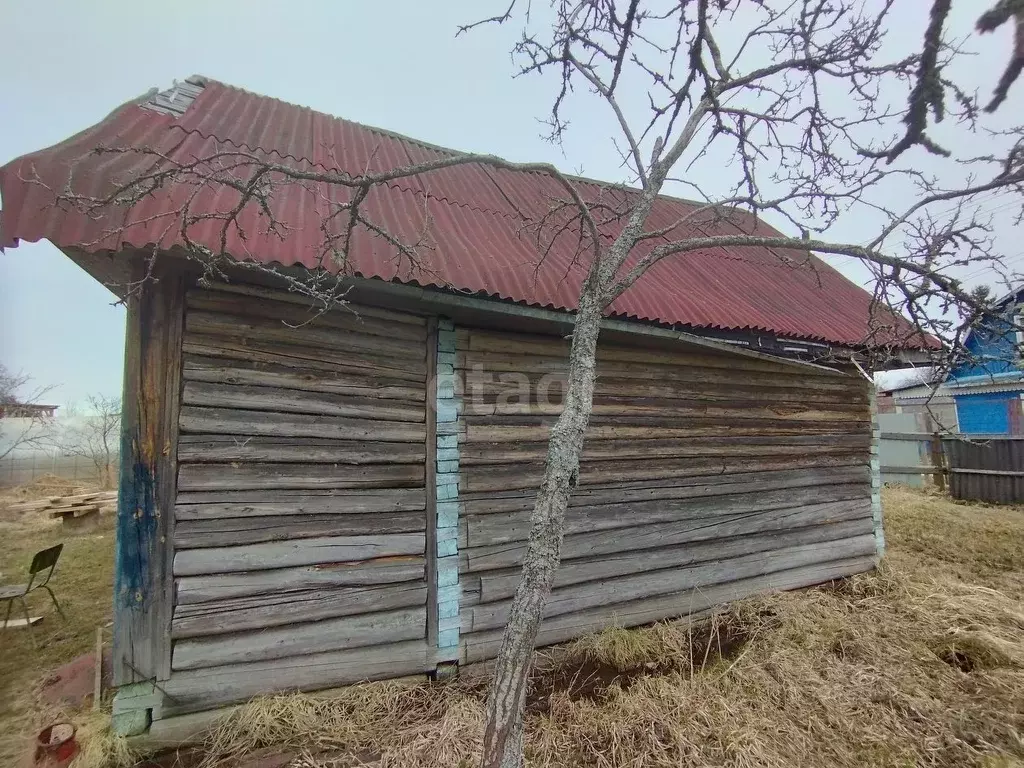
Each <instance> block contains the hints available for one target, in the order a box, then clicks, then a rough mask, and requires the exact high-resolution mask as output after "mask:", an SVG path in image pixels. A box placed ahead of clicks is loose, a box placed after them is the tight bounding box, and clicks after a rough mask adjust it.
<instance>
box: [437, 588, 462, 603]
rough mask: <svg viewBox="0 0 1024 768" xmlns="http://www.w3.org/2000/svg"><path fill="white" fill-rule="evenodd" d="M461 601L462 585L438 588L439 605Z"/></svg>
mask: <svg viewBox="0 0 1024 768" xmlns="http://www.w3.org/2000/svg"><path fill="white" fill-rule="evenodd" d="M461 599H462V585H461V584H452V585H450V586H447V587H438V589H437V601H438V602H439V603H450V602H452V601H453V600H454V601H455V602H456V603H457V602H459V600H461Z"/></svg>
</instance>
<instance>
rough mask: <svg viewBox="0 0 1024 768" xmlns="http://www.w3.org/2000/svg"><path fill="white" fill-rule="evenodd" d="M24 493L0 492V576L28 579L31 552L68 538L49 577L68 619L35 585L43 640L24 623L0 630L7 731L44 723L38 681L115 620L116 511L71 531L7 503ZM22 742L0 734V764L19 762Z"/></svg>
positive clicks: (1, 710)
mask: <svg viewBox="0 0 1024 768" xmlns="http://www.w3.org/2000/svg"><path fill="white" fill-rule="evenodd" d="M51 492H52V491H51ZM24 498H25V494H24V493H22V494H18V495H16V496H15V495H13V494H6V495H4V496H2V497H0V542H2V543H0V584H23V583H25V582H26V581H27V576H28V566H29V563H30V562H31V561H32V555H34V554H35V553H36V552H37V551H39V550H40V549H44V548H46V547H49V546H52V545H54V544H57V543H60V542H63V543H64V551H63V552H62V554H61V559H60V563H59V564H58V566H57V572H56V573H55V575H54V578H53V580H52V581H51V582H50V584H51V586H52V588H53V590H54V592H55V593H56V595H57V599H58V600H59V601H60V604H61V608H63V610H64V613H65V614H66V615H67V619H68V620H67V622H66V623H65V622H62V621H61V620H60V617H59V616H58V615H57V614H56V613H55V612H54V610H53V608H52V605H51V603H50V598H49V597H48V596H47V595H46V593H45V592H39V591H37V592H33V593H32V594H31V595H30V596H29V599H28V603H29V609H30V612H31V614H32V615H33V616H43V617H44V618H43V621H42V622H40V623H39V624H37V625H36V626H35V627H34V631H35V640H36V644H37V645H38V647H37V645H36V644H33V642H32V639H31V637H30V636H29V634H28V632H26V631H25V630H23V629H8V630H3V631H0V733H3V734H5V736H13V735H15V734H19V735H24V736H28V735H29V734H31V733H32V732H33V726H36V725H39V724H40V722H41V720H42V719H43V717H44V713H43V712H41V711H40V705H39V703H38V702H37V700H36V696H35V692H36V690H37V688H38V685H39V683H40V682H41V680H42V679H43V678H44V677H45V675H46V674H47V673H48V672H49V671H50V670H52V669H53V668H54V667H57V666H59V665H61V664H63V663H65V662H68V661H71V660H72V659H75V658H77V657H78V656H80V655H82V654H83V653H88V652H89V651H91V650H93V648H94V647H95V642H96V627H97V626H98V625H102V624H105V623H107V622H108V621H110V613H111V594H112V583H113V552H114V537H113V524H112V518H109V517H108V518H105V519H104V520H103V521H102V524H101V525H100V527H98V528H97V529H96V530H95V531H92V532H90V533H87V534H81V535H74V536H67V535H65V534H64V532H63V530H62V529H61V526H60V523H59V522H57V523H54V522H53V521H50V520H47V519H45V518H43V517H42V516H39V515H15V514H12V513H10V512H9V511H8V510H7V509H6V505H7V504H8V503H10V502H14V501H21V500H24ZM3 610H4V611H6V605H4V606H3ZM17 611H18V607H17V606H16V607H15V613H13V614H12V615H14V616H19V615H20V614H18V613H17ZM2 619H3V614H0V620H2ZM107 638H108V639H109V631H108V632H107ZM46 714H50V713H46ZM23 748H24V742H23V740H22V739H18V738H10V737H8V738H4V739H0V765H4V766H7V765H16V764H17V760H18V758H19V757H20V756H21V754H22V753H23V751H24V749H23Z"/></svg>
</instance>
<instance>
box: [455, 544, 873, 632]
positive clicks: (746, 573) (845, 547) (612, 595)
mask: <svg viewBox="0 0 1024 768" xmlns="http://www.w3.org/2000/svg"><path fill="white" fill-rule="evenodd" d="M874 552H875V537H874V535H873V534H866V535H863V536H857V537H854V538H850V539H840V540H838V541H830V542H827V543H824V544H809V545H803V546H796V547H784V548H781V549H777V550H774V551H772V552H757V553H754V554H747V555H741V556H740V557H734V558H729V559H726V560H719V561H715V562H711V563H702V564H699V565H693V566H688V567H683V568H673V569H669V570H663V571H651V572H648V573H641V574H636V575H632V576H622V577H618V578H613V579H607V580H604V581H600V582H586V583H583V584H574V585H572V586H568V587H563V588H561V589H556V590H554V591H552V593H551V595H550V597H549V598H548V601H547V603H546V605H545V607H544V616H545V617H547V616H557V615H559V614H564V613H575V612H577V611H582V610H586V609H589V608H596V607H598V606H601V605H608V604H612V603H621V602H626V601H629V600H639V599H640V598H644V597H654V596H655V595H660V594H669V593H673V592H683V591H687V590H693V589H704V588H705V587H707V586H710V585H713V584H722V583H725V582H729V581H735V580H737V579H745V578H750V577H753V576H758V575H765V574H769V573H774V572H776V571H784V570H789V569H791V568H799V567H802V566H805V565H811V564H813V563H824V562H827V561H830V560H840V559H850V558H858V557H867V556H868V555H873V554H874ZM510 604H511V601H510V600H501V601H498V602H496V603H484V604H481V605H477V606H474V607H473V608H471V609H470V611H469V613H470V621H471V622H472V623H471V624H470V625H469V626H470V629H471V631H478V630H481V629H495V628H497V627H502V626H504V625H505V623H506V622H507V621H508V612H509V606H510Z"/></svg>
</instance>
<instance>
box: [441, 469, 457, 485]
mask: <svg viewBox="0 0 1024 768" xmlns="http://www.w3.org/2000/svg"><path fill="white" fill-rule="evenodd" d="M442 485H454V486H455V487H456V488H458V487H459V473H458V472H438V473H437V487H438V488H440V487H441V486H442Z"/></svg>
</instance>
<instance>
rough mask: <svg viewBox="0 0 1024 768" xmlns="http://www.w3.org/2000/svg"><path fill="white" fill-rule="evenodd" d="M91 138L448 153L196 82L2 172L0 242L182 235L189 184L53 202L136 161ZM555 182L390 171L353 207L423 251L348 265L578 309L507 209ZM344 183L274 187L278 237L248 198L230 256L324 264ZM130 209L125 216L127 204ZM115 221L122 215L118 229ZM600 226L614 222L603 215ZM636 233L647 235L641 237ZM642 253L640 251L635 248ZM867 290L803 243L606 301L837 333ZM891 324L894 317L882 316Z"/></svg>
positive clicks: (216, 207)
mask: <svg viewBox="0 0 1024 768" xmlns="http://www.w3.org/2000/svg"><path fill="white" fill-rule="evenodd" d="M97 147H134V148H147V149H148V148H153V149H157V150H159V151H160V152H161V153H163V154H165V155H166V156H167V157H169V158H171V159H172V160H174V161H178V162H183V161H188V160H191V159H195V158H201V157H204V156H208V155H209V154H210V153H211V152H213V151H216V150H217V149H218V148H223V147H235V148H244V149H247V150H250V151H252V152H253V153H258V154H261V155H266V156H270V157H273V158H275V159H278V160H282V161H285V162H288V163H290V164H292V165H295V166H297V167H305V168H314V167H315V168H321V169H328V170H334V171H344V172H349V173H360V172H362V171H364V169H371V170H386V169H390V168H394V167H397V166H404V165H408V164H409V163H414V162H419V161H423V160H428V159H431V158H434V157H437V156H439V155H444V154H448V151H446V150H442V149H439V148H437V147H433V146H430V145H427V144H424V143H421V142H417V141H414V140H412V139H406V138H404V137H400V136H396V135H394V134H391V133H388V132H386V131H381V130H378V129H375V128H369V127H366V126H363V125H360V124H358V123H354V122H351V121H348V120H342V119H338V118H335V117H331V116H329V115H325V114H322V113H319V112H315V111H313V110H311V109H308V108H305V107H299V106H295V105H292V104H287V103H285V102H282V101H279V100H277V99H272V98H268V97H265V96H259V95H256V94H253V93H249V92H248V91H244V90H241V89H238V88H233V87H231V86H228V85H224V84H222V83H218V82H216V81H212V80H205V79H202V80H200V79H190V80H188V81H186V82H185V83H184V84H182V85H179V86H176V89H171V90H170V91H165V92H162V93H158V94H155V95H153V96H150V97H148V101H145V102H143V103H138V102H133V103H129V104H126V105H124V106H121V107H119V108H118V109H116V110H115V111H114V112H112V113H111V114H110V115H109V116H108V117H107V118H106V119H105V120H103V121H102V122H100V123H99V124H97V125H95V126H93V127H92V128H89V129H87V130H85V131H83V132H82V133H79V134H77V135H76V136H72V137H71V138H69V139H67V140H66V141H64V142H62V143H60V144H57V145H55V146H53V147H50V148H49V149H44V150H42V151H40V152H36V153H33V154H29V155H25V156H23V157H20V158H17V159H16V160H13V161H12V162H10V163H8V164H7V165H5V166H4V167H3V168H0V192H2V194H3V203H4V207H3V210H2V211H0V246H3V245H5V244H6V245H8V246H10V245H14V244H16V243H17V241H18V240H29V241H37V240H40V239H44V238H45V239H48V240H50V241H52V242H53V243H54V244H56V245H57V246H59V247H76V248H80V249H83V250H86V251H99V250H112V251H117V250H120V249H121V248H122V247H126V246H135V247H140V246H144V245H149V244H153V243H155V244H158V245H160V246H161V247H170V246H173V245H176V244H180V241H181V238H180V236H179V234H178V232H177V221H176V218H175V211H177V210H178V209H179V208H180V207H181V206H182V205H183V203H184V201H185V199H186V195H188V194H191V193H192V192H193V191H194V187H190V186H188V185H185V184H177V185H175V186H171V187H169V188H167V189H162V190H158V191H157V192H155V193H154V194H153V195H152V196H150V197H149V198H147V199H146V200H145V201H144V202H142V203H140V204H139V205H137V206H135V207H134V208H133V209H131V211H130V212H126V211H124V210H117V211H112V212H111V214H110V215H109V216H106V217H105V218H103V219H102V220H95V219H92V218H88V217H86V216H84V215H82V214H81V213H79V212H76V211H74V210H69V209H68V208H67V206H63V207H58V206H55V205H54V201H55V190H63V189H64V188H65V186H66V185H67V184H68V183H69V179H70V180H71V184H72V187H73V189H74V190H75V191H76V192H78V193H79V194H86V195H100V194H103V193H104V192H105V191H108V190H110V189H112V188H113V185H114V184H115V183H116V182H117V181H118V180H124V179H128V178H131V177H132V175H133V174H135V175H137V174H139V173H141V172H144V171H147V170H149V169H150V168H151V167H153V165H154V158H153V156H152V155H151V154H147V153H134V154H123V153H121V154H110V153H106V154H97V153H96V152H95V151H94V150H95V149H96V148H97ZM578 183H579V186H580V190H581V193H582V195H583V196H584V198H585V199H587V200H588V201H593V200H602V199H605V200H607V199H615V198H616V197H618V198H620V199H621V197H622V196H623V195H624V194H628V193H624V192H622V191H621V190H619V189H615V188H612V187H607V186H602V185H600V184H598V183H596V182H591V181H587V180H582V179H581V180H579V182H578ZM559 192H560V188H559V187H558V186H557V184H556V183H555V182H554V181H553V180H552V179H550V178H548V177H547V176H545V175H543V174H539V173H517V172H510V171H505V170H500V169H494V168H490V167H484V166H481V165H464V166H458V167H453V168H448V169H445V170H443V171H438V172H434V173H431V174H429V175H425V176H420V177H412V178H407V179H402V180H399V181H396V182H394V183H392V184H389V185H388V186H386V187H380V188H377V189H375V190H374V191H373V192H371V194H370V196H369V198H368V199H367V201H366V203H365V205H364V208H365V210H366V212H367V213H368V215H370V216H371V217H372V218H373V219H374V220H376V221H379V222H381V223H382V224H383V225H384V226H385V227H386V228H387V230H388V231H389V232H392V233H394V234H395V235H397V236H400V237H405V238H409V239H412V240H415V239H416V238H418V237H419V236H420V235H421V234H422V233H426V237H427V239H428V242H429V244H430V246H431V248H430V249H429V250H426V251H424V252H423V256H422V258H421V261H420V264H419V265H418V266H413V265H411V264H409V263H408V262H407V261H404V260H402V259H399V258H397V256H396V253H395V250H394V248H392V247H391V246H390V245H388V244H387V243H386V242H385V241H384V240H383V239H381V238H380V237H375V236H373V235H372V234H370V233H367V232H361V233H360V234H359V236H358V238H357V240H356V247H354V248H353V249H352V256H351V262H352V263H351V265H350V268H352V269H354V270H355V272H356V273H357V274H360V275H362V276H364V277H377V278H381V279H384V280H399V281H403V282H415V283H417V284H420V285H428V286H437V287H441V288H451V289H457V290H461V291H470V292H474V293H482V294H486V295H489V296H493V297H498V298H501V299H508V300H513V301H518V302H524V303H527V304H531V305H536V306H542V307H553V308H557V309H566V310H570V309H572V308H573V307H575V305H576V298H577V296H578V292H579V288H580V283H581V281H582V278H583V269H582V268H581V267H580V265H578V264H576V263H574V259H573V256H574V248H573V240H574V238H573V236H572V235H571V234H566V235H563V236H562V237H561V238H560V239H559V240H558V241H557V243H556V244H555V246H554V247H553V248H551V249H550V250H549V252H548V253H547V254H546V256H545V257H544V258H543V259H541V258H540V251H539V249H538V247H537V243H536V242H535V240H534V239H533V238H532V236H531V235H530V234H528V233H526V232H524V231H523V228H522V219H521V215H520V214H521V212H525V213H527V214H530V215H533V216H540V215H542V213H543V212H544V211H546V210H547V208H548V201H549V200H550V198H551V197H552V196H557V195H558V194H559ZM347 194H348V192H347V191H346V190H341V189H338V188H336V187H335V188H328V187H325V186H324V185H298V184H290V185H287V186H284V185H282V186H281V187H279V188H278V189H277V190H276V191H275V192H274V196H273V205H274V211H275V215H276V217H277V218H278V219H279V220H281V221H283V222H285V223H286V224H287V227H288V229H287V232H285V233H284V234H283V235H282V236H278V235H272V234H269V233H267V232H265V231H264V230H265V222H263V221H261V220H260V217H259V215H258V211H256V210H255V208H253V209H252V210H247V211H245V212H244V214H243V215H242V216H241V217H240V220H241V222H242V224H243V228H244V236H242V235H241V234H240V233H239V232H238V231H232V232H230V233H229V235H228V239H227V249H228V252H229V253H231V254H232V256H234V257H235V258H239V259H252V260H256V261H260V262H264V263H273V262H277V263H280V264H282V265H293V264H302V265H305V266H307V267H318V266H322V265H323V263H322V258H321V245H322V235H321V230H320V224H321V221H322V216H323V214H324V211H325V210H326V204H325V202H324V201H325V200H331V199H333V200H337V199H343V198H340V197H339V196H341V195H347ZM236 199H237V198H236V197H235V193H234V192H233V191H231V190H230V189H227V188H220V189H219V190H216V191H214V190H209V189H208V190H205V191H203V192H201V193H200V197H199V198H197V201H196V202H195V203H193V205H192V211H193V212H195V211H196V210H197V206H199V208H198V210H202V211H209V212H224V211H227V210H230V209H231V208H232V207H233V206H234V204H235V201H236ZM695 205H696V204H693V203H688V202H685V201H681V200H677V199H673V198H662V199H660V200H659V202H658V204H657V205H656V206H655V210H654V211H653V213H652V215H651V217H650V221H649V222H648V228H649V229H650V230H654V229H658V228H661V227H663V226H666V225H668V224H670V223H672V222H674V221H676V220H678V219H679V217H680V216H682V215H684V214H685V213H687V212H688V211H692V210H693V209H694V207H695ZM736 216H737V218H736V219H735V221H738V222H739V224H736V223H730V222H728V221H722V220H719V221H713V220H711V219H710V218H708V217H706V216H705V217H703V218H702V219H700V220H697V221H693V222H691V223H689V224H687V227H688V228H689V229H690V231H692V232H694V233H698V234H699V233H703V234H708V235H714V234H724V233H727V232H734V231H739V230H740V229H743V230H746V231H748V232H751V233H761V232H763V233H765V234H766V235H775V234H777V233H776V231H775V230H774V229H772V228H771V227H769V226H767V225H766V224H765V223H764V222H762V221H758V220H756V219H754V217H752V216H750V215H749V214H742V213H740V212H737V214H736ZM126 217H127V218H126ZM125 224H127V225H129V226H125ZM604 230H605V234H607V235H609V236H611V235H613V234H614V231H615V222H611V223H609V224H608V225H607V226H605V227H604ZM189 233H190V236H191V237H192V239H193V240H195V241H197V242H200V243H203V244H205V245H208V246H210V247H212V248H215V249H216V248H217V247H219V239H220V232H219V223H218V222H215V221H209V222H204V223H201V224H198V225H195V226H193V227H192V228H190V230H189ZM646 247H653V243H652V244H651V245H648V246H646ZM639 252H642V249H640V251H639ZM871 311H872V310H871V297H870V296H869V295H868V294H867V293H866V292H865V291H864V290H862V289H861V288H859V287H858V286H856V285H854V284H853V283H851V282H850V281H848V280H847V279H846V278H844V277H843V276H842V275H841V274H839V273H838V272H837V271H836V270H834V269H832V268H831V267H829V266H828V265H826V264H825V263H824V262H822V261H821V260H820V259H817V258H816V257H813V256H810V255H809V254H806V253H804V252H794V253H791V254H784V253H778V252H773V251H771V250H770V249H766V248H754V247H743V248H715V249H712V250H705V251H694V252H690V253H687V254H684V255H681V256H678V257H675V258H672V259H667V260H665V261H662V262H661V263H660V264H658V265H656V266H655V267H654V268H653V269H652V271H651V273H650V274H648V275H646V276H645V277H644V278H642V279H641V280H640V281H638V282H637V284H636V285H634V286H633V287H631V288H630V289H629V290H628V291H627V292H626V293H624V294H623V295H622V296H621V297H619V298H618V299H617V300H616V301H615V303H614V304H613V305H612V307H611V308H610V312H609V314H613V315H618V316H622V317H627V318H634V319H638V320H643V321H650V322H655V323H663V324H668V325H687V326H692V327H696V328H711V329H735V330H743V329H751V330H758V331H767V332H771V333H775V334H778V335H782V336H788V337H793V338H804V339H813V340H820V341H827V342H832V343H839V344H848V345H857V344H860V343H863V342H864V341H865V340H866V338H867V337H868V335H869V329H870V328H871V327H874V328H876V329H877V328H878V327H879V326H880V325H888V324H889V323H892V322H893V320H892V317H891V316H890V315H887V314H883V310H879V309H876V310H875V317H874V318H873V322H871V323H869V313H870V312H871ZM895 322H896V323H897V324H899V325H900V327H901V328H905V327H906V326H905V321H903V320H901V319H900V320H897V321H895Z"/></svg>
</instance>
